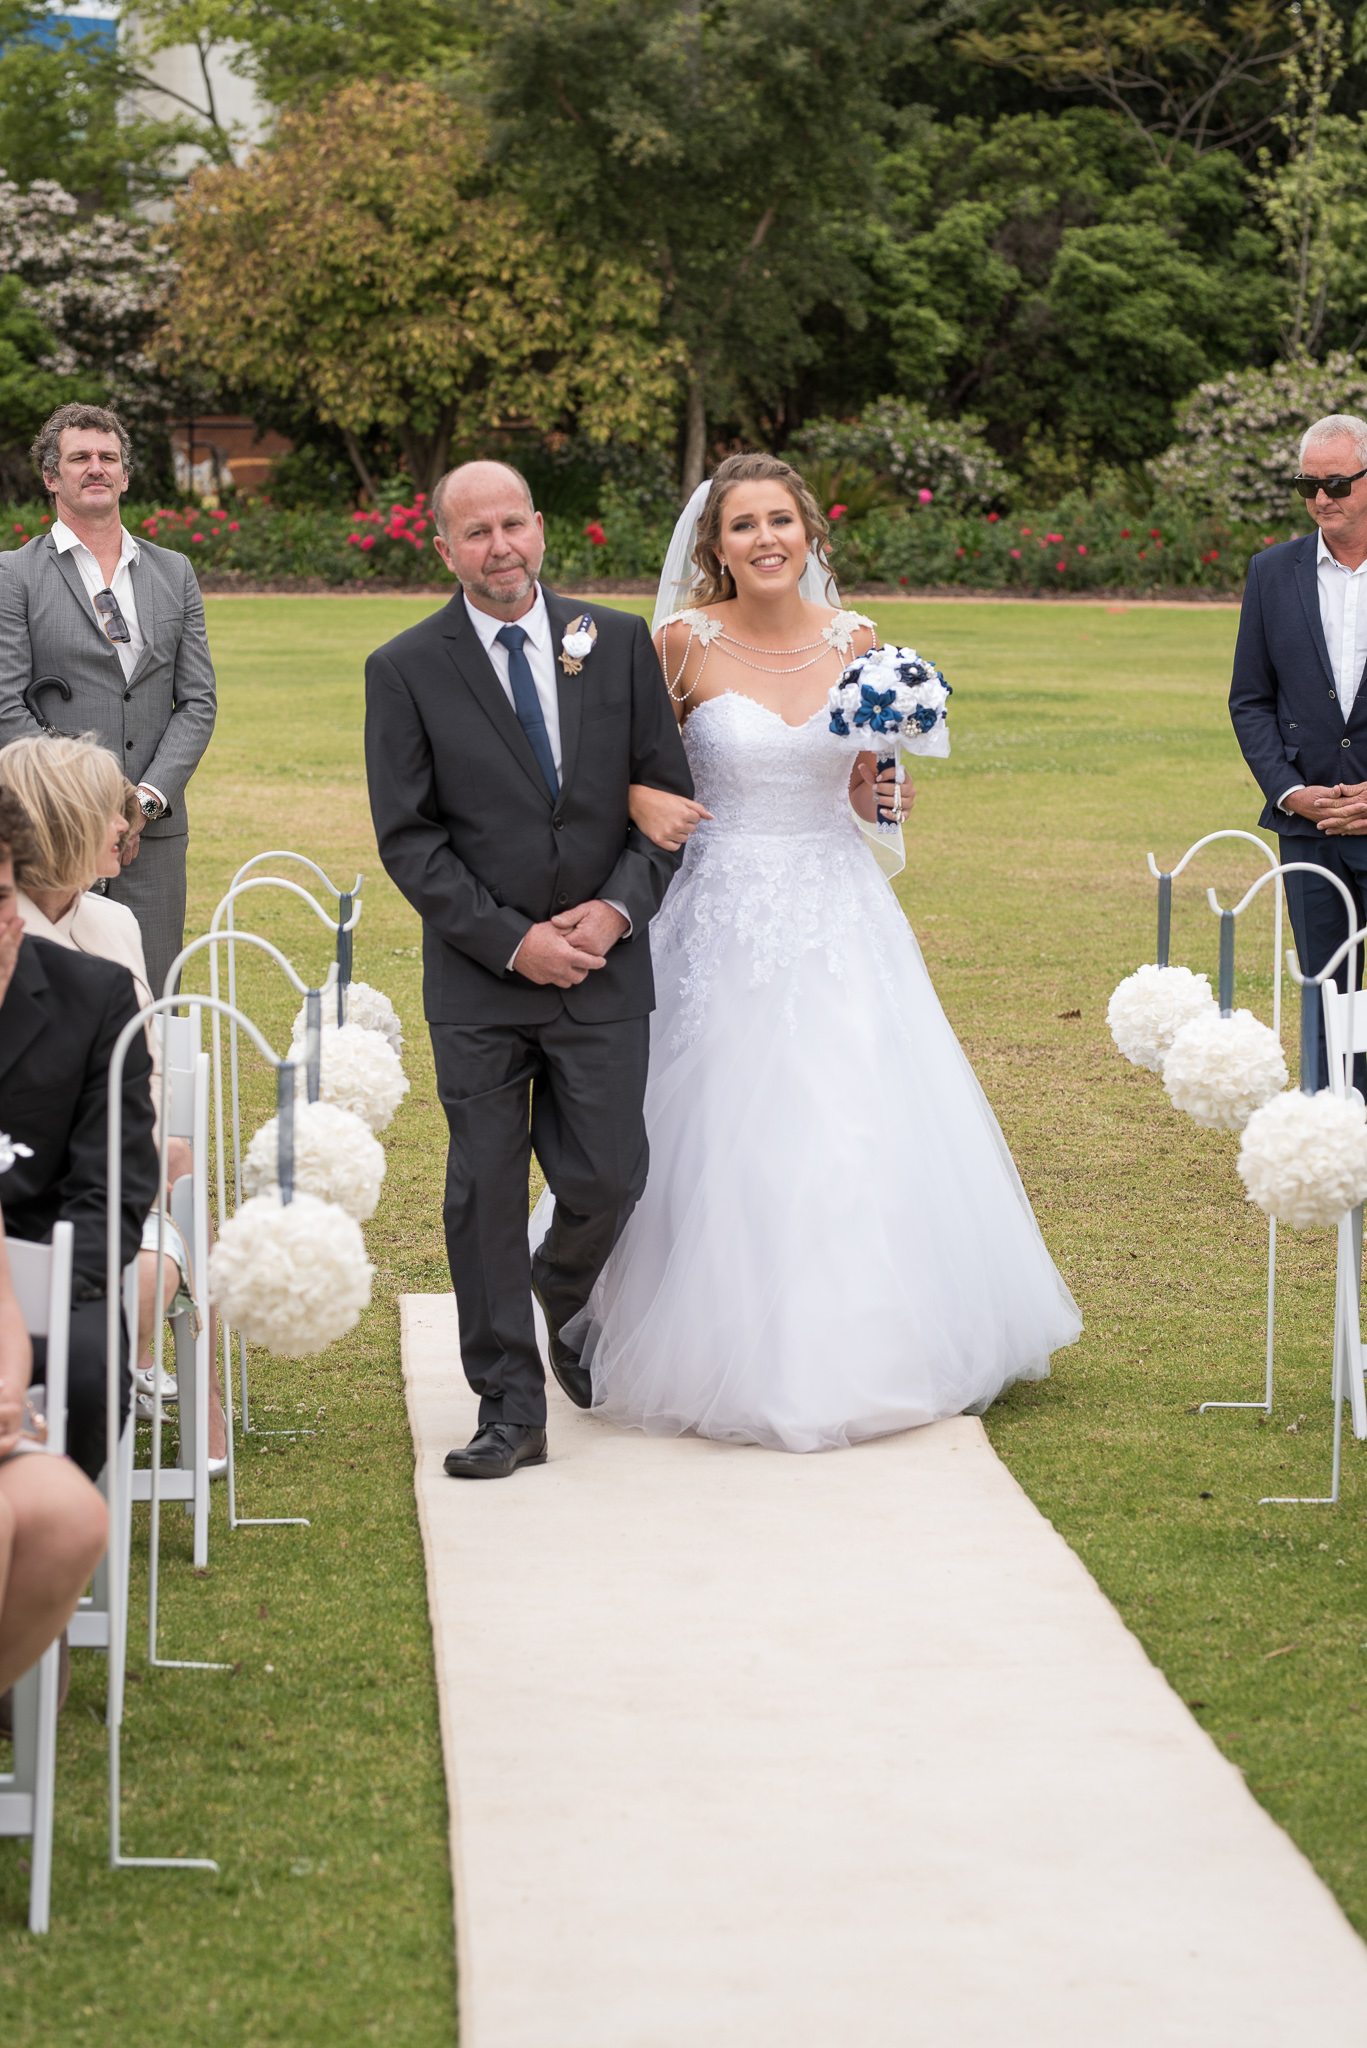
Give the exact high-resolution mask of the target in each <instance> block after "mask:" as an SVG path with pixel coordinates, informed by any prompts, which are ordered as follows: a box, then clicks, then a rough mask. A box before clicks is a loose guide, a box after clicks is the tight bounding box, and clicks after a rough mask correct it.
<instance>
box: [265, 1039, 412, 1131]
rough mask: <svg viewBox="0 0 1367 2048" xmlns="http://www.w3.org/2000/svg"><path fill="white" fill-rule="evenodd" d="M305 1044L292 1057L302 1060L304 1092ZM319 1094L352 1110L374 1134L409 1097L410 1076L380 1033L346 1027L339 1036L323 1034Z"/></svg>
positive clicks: (300, 1072) (300, 1086)
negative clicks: (406, 1097) (407, 1096)
mask: <svg viewBox="0 0 1367 2048" xmlns="http://www.w3.org/2000/svg"><path fill="white" fill-rule="evenodd" d="M303 1050H304V1048H303V1044H302V1042H301V1041H299V1040H296V1041H295V1043H294V1044H293V1045H292V1046H291V1047H290V1055H291V1057H292V1058H294V1059H297V1060H298V1061H299V1066H298V1069H297V1071H298V1075H299V1079H298V1081H297V1082H296V1084H295V1085H296V1087H297V1090H298V1093H299V1096H300V1098H301V1099H302V1098H303V1096H304V1092H305V1083H304V1066H303ZM318 1056H319V1080H318V1093H319V1097H320V1098H321V1100H322V1101H324V1102H332V1103H335V1104H336V1105H337V1107H338V1109H349V1110H351V1111H352V1113H353V1114H354V1115H356V1116H358V1117H359V1118H360V1119H361V1122H362V1123H363V1124H366V1125H367V1126H368V1127H369V1128H370V1129H371V1130H372V1131H382V1130H384V1128H385V1126H386V1125H387V1124H389V1123H390V1122H391V1121H392V1119H393V1116H394V1112H395V1110H396V1109H397V1108H398V1106H399V1104H400V1103H401V1102H402V1101H403V1099H404V1096H405V1095H407V1093H408V1076H407V1075H406V1074H405V1073H404V1070H403V1068H402V1066H401V1065H400V1064H399V1055H398V1054H397V1053H396V1052H395V1050H394V1048H393V1046H392V1045H391V1044H390V1043H389V1040H388V1039H387V1038H382V1037H381V1036H380V1033H379V1032H378V1031H365V1030H363V1029H362V1028H361V1026H360V1025H359V1024H344V1025H343V1026H342V1028H341V1030H340V1031H338V1030H336V1029H335V1028H334V1029H333V1030H331V1031H323V1032H320V1033H319V1038H318Z"/></svg>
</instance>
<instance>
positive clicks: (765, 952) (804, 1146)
mask: <svg viewBox="0 0 1367 2048" xmlns="http://www.w3.org/2000/svg"><path fill="white" fill-rule="evenodd" d="M683 739H684V746H685V749H686V750H687V753H688V758H689V763H690V765H691V767H692V771H693V778H694V782H695V784H696V790H697V796H698V800H699V801H700V802H701V803H702V804H704V805H705V806H706V808H707V809H708V810H709V811H711V812H712V814H713V820H714V822H712V823H710V824H708V823H704V824H702V825H700V826H699V828H698V830H697V831H696V832H695V834H694V836H693V838H692V839H691V840H690V842H689V844H688V849H687V852H686V854H685V858H684V862H683V866H682V868H681V869H680V871H679V873H678V875H677V876H676V877H675V879H674V881H673V883H672V884H671V886H670V889H669V892H668V894H667V896H666V897H665V901H664V905H663V908H662V909H661V911H660V913H659V915H658V916H657V917H656V919H655V921H654V923H653V924H652V926H651V931H650V943H651V951H652V954H653V956H654V967H655V983H656V999H657V1003H658V1007H657V1009H656V1012H655V1015H654V1018H653V1020H652V1030H651V1053H650V1079H649V1084H648V1088H647V1093H646V1123H647V1128H648V1131H649V1135H650V1178H649V1181H648V1183H647V1186H646V1191H645V1194H644V1196H643V1198H642V1200H641V1202H640V1204H639V1206H638V1207H637V1209H636V1211H635V1213H634V1214H633V1215H632V1217H631V1220H630V1222H629V1223H628V1224H627V1227H626V1229H625V1231H624V1232H623V1235H622V1237H621V1239H620V1241H619V1243H618V1245H617V1247H616V1249H615V1250H614V1252H613V1254H612V1256H611V1258H610V1259H609V1260H608V1263H607V1265H606V1267H605V1268H604V1271H603V1273H602V1276H601V1277H600V1279H599V1282H598V1285H597V1287H596V1288H595V1289H594V1292H593V1295H592V1297H591V1299H590V1301H589V1304H588V1306H587V1308H586V1309H585V1310H584V1311H583V1313H582V1314H581V1315H580V1316H578V1317H576V1318H575V1319H574V1321H573V1322H572V1323H570V1324H568V1325H567V1326H566V1328H565V1330H564V1332H563V1335H564V1337H565V1340H566V1341H567V1342H568V1343H570V1344H571V1345H573V1346H575V1347H576V1348H579V1349H580V1350H581V1354H582V1357H583V1360H584V1362H585V1363H586V1364H588V1365H589V1366H590V1367H591V1369H592V1374H593V1390H594V1408H595V1410H596V1411H597V1412H598V1413H599V1414H600V1415H603V1416H605V1417H607V1418H608V1419H609V1420H611V1421H613V1422H617V1423H622V1424H625V1425H627V1426H629V1427H634V1428H637V1429H642V1430H646V1431H649V1432H651V1433H652V1434H658V1435H665V1434H668V1435H678V1434H680V1433H682V1432H684V1431H688V1430H692V1431H696V1432H698V1433H699V1434H700V1435H703V1436H709V1437H721V1438H726V1439H729V1440H731V1441H733V1442H738V1443H756V1444H767V1445H770V1446H774V1447H777V1448H781V1449H783V1450H789V1451H817V1450H826V1449H830V1448H832V1447H834V1446H837V1445H843V1444H850V1443H854V1442H857V1441H858V1440H859V1439H861V1438H866V1437H873V1436H880V1435H884V1434H886V1433H888V1432H890V1431H893V1430H901V1429H909V1428H912V1427H914V1426H916V1425H917V1424H920V1423H926V1422H933V1421H935V1420H936V1419H937V1418H939V1417H942V1416H947V1415H959V1414H962V1413H963V1412H964V1411H965V1410H970V1409H971V1410H979V1409H982V1408H985V1407H986V1406H987V1405H988V1404H989V1403H990V1402H991V1401H992V1400H993V1399H995V1397H996V1396H997V1395H998V1394H1000V1393H1001V1392H1002V1390H1003V1389H1004V1388H1005V1387H1008V1386H1009V1385H1010V1384H1011V1382H1012V1381H1013V1380H1017V1379H1040V1378H1043V1377H1044V1376H1045V1375H1046V1374H1047V1373H1048V1370H1049V1354H1050V1353H1051V1352H1052V1351H1055V1350H1057V1349H1058V1348H1059V1347H1060V1346H1062V1345H1065V1344H1071V1343H1073V1342H1074V1341H1075V1339H1076V1338H1077V1336H1078V1334H1079V1332H1080V1330H1081V1327H1082V1324H1081V1318H1080V1316H1079V1314H1078V1310H1077V1306H1076V1304H1075V1302H1074V1301H1073V1298H1072V1296H1071V1295H1070V1294H1069V1292H1068V1289H1067V1288H1066V1287H1065V1285H1064V1283H1063V1281H1062V1279H1061V1278H1060V1276H1059V1274H1058V1272H1057V1271H1056V1270H1055V1267H1054V1264H1053V1261H1052V1260H1051V1259H1050V1257H1049V1253H1048V1251H1047V1250H1046V1249H1045V1245H1044V1241H1043V1239H1042V1238H1041V1236H1040V1233H1039V1229H1038V1226H1037V1225H1036V1222H1035V1219H1034V1216H1033V1215H1032V1213H1031V1210H1030V1205H1029V1202H1028V1201H1027V1200H1026V1196H1025V1190H1024V1189H1023V1188H1022V1186H1021V1183H1020V1179H1019V1176H1018V1175H1017V1173H1016V1169H1015V1167H1014V1165H1013V1163H1012V1160H1011V1155H1010V1153H1009V1152H1008V1151H1007V1148H1006V1144H1005V1141H1004V1139H1003V1138H1002V1135H1001V1132H1000V1130H999V1129H998V1126H997V1121H996V1118H995V1117H994V1116H993V1114H992V1111H991V1109H990V1108H989V1107H988V1104H987V1101H986V1098H985V1097H984V1095H983V1093H982V1090H981V1089H980V1087H979V1086H978V1083H977V1080H976V1079H975V1077H974V1074H973V1071H972V1069H971V1068H970V1066H969V1064H968V1061H967V1060H966V1059H965V1058H964V1055H963V1053H962V1051H961V1050H960V1048H959V1044H958V1041H957V1040H956V1038H955V1036H954V1034H953V1032H952V1031H951V1030H950V1027H949V1023H948V1021H947V1019H946V1017H945V1015H944V1012H943V1011H942V1010H941V1008H940V1005H939V1002H938V1000H937V999H936V995H935V991H934V989H933V988H932V986H931V983H930V978H929V976H928V975H927V973H926V970H925V966H924V963H923V962H922V959H921V954H920V949H919V947H918V946H917V944H916V940H915V938H914V937H913V936H912V933H911V930H910V928H909V927H908V925H907V921H906V919H905V917H904V916H903V915H902V912H901V909H900V908H899V906H898V904H897V901H896V898H895V897H894V896H893V894H892V891H891V890H890V889H889V887H888V884H887V883H886V881H885V880H884V879H883V877H882V875H881V874H880V872H879V870H878V867H877V864H876V862H875V860H874V857H873V854H872V853H871V852H870V850H869V848H868V846H867V845H866V843H865V841H864V838H863V837H862V835H861V834H860V831H859V829H858V827H857V825H856V823H855V821H854V819H853V817H852V815H851V812H850V809H849V805H848V802H847V798H846V790H847V788H848V783H849V774H850V764H851V756H850V754H849V752H848V751H847V750H846V749H845V748H844V747H842V746H841V745H839V744H838V743H837V742H836V741H835V740H834V739H833V738H832V737H831V736H830V734H829V732H828V730H827V714H826V713H825V711H824V710H823V711H819V712H816V713H815V714H814V715H813V716H812V718H811V719H809V720H808V722H807V723H806V724H805V725H801V726H798V727H792V726H789V725H788V724H786V723H785V721H784V720H783V719H782V718H780V717H779V716H778V714H777V713H776V712H773V711H770V710H768V709H767V708H766V707H765V706H763V705H762V704H760V703H758V702H757V701H756V700H754V699H753V698H750V697H746V696H742V695H739V694H737V693H736V692H734V691H731V692H728V693H727V694H726V695H724V696H720V697H714V698H711V699H709V700H707V701H705V702H704V703H702V704H699V705H698V706H697V708H696V709H695V710H694V711H693V712H692V713H691V715H690V716H689V718H688V720H687V722H686V724H685V726H684V729H683ZM548 1209H549V1201H548V1198H543V1204H542V1205H540V1206H539V1207H538V1211H537V1215H536V1217H535V1218H534V1219H533V1225H532V1242H533V1243H537V1242H539V1240H540V1237H541V1235H542V1234H543V1231H544V1225H545V1221H546V1219H547V1214H548Z"/></svg>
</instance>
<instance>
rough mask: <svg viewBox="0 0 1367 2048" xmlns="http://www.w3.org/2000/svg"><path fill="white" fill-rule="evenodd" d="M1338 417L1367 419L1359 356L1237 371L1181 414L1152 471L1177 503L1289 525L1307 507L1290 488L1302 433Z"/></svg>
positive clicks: (1208, 387) (1365, 376) (1366, 386)
mask: <svg viewBox="0 0 1367 2048" xmlns="http://www.w3.org/2000/svg"><path fill="white" fill-rule="evenodd" d="M1331 412H1354V413H1360V414H1367V367H1364V365H1363V364H1362V363H1360V362H1359V361H1358V359H1357V357H1356V356H1351V355H1348V354H1346V353H1344V352H1340V353H1338V354H1336V355H1329V356H1326V357H1325V359H1324V361H1323V362H1322V363H1314V362H1310V361H1308V360H1305V361H1302V362H1295V363H1275V364H1274V365H1273V367H1272V368H1271V369H1270V370H1230V371H1228V372H1227V373H1226V374H1225V375H1224V376H1223V377H1217V378H1216V379H1215V380H1214V381H1213V382H1212V383H1210V384H1201V385H1199V386H1198V387H1197V389H1196V390H1195V391H1194V392H1193V393H1192V395H1191V397H1190V398H1188V399H1187V400H1186V402H1185V403H1184V404H1182V405H1180V406H1179V407H1178V408H1177V428H1178V438H1177V440H1176V441H1174V443H1173V445H1172V447H1171V448H1168V449H1166V450H1165V451H1164V453H1163V454H1162V455H1160V456H1158V457H1157V458H1156V460H1155V461H1153V462H1151V463H1150V464H1149V469H1150V473H1151V474H1152V476H1153V478H1154V480H1155V482H1157V483H1158V484H1159V485H1160V486H1161V487H1162V488H1163V489H1164V490H1167V491H1170V492H1171V493H1172V494H1173V495H1174V496H1175V497H1179V498H1182V499H1185V500H1186V502H1187V503H1188V504H1189V505H1192V506H1199V507H1201V508H1202V509H1204V510H1206V511H1208V512H1213V513H1217V514H1219V515H1220V516H1221V517H1222V518H1226V519H1230V520H1234V521H1241V520H1245V521H1253V522H1257V523H1259V524H1262V525H1272V524H1274V523H1275V522H1277V521H1285V519H1286V518H1287V516H1288V514H1289V513H1290V512H1291V511H1292V510H1293V509H1295V508H1297V507H1300V506H1301V505H1302V501H1301V500H1299V499H1297V498H1295V497H1294V495H1293V494H1292V491H1291V488H1290V484H1291V478H1292V477H1293V476H1294V475H1295V474H1296V471H1297V469H1298V468H1299V466H1300V464H1299V456H1300V438H1301V435H1302V434H1303V433H1304V432H1305V430H1306V428H1307V427H1308V426H1309V425H1310V424H1311V423H1312V421H1314V420H1318V419H1323V418H1324V416H1325V414H1326V413H1331ZM1302 509H1303V507H1302Z"/></svg>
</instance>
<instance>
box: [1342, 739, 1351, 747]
mask: <svg viewBox="0 0 1367 2048" xmlns="http://www.w3.org/2000/svg"><path fill="white" fill-rule="evenodd" d="M1352 744H1353V742H1352V741H1351V740H1340V741H1339V745H1340V746H1341V747H1351V746H1352Z"/></svg>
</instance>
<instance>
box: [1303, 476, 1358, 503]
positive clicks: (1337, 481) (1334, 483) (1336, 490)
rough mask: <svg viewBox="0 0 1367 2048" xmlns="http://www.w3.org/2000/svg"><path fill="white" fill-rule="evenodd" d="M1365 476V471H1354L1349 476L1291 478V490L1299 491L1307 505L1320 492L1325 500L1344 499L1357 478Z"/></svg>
mask: <svg viewBox="0 0 1367 2048" xmlns="http://www.w3.org/2000/svg"><path fill="white" fill-rule="evenodd" d="M1363 476H1367V469H1355V470H1354V471H1353V474H1352V475H1351V476H1293V477H1292V479H1291V488H1292V490H1293V491H1299V492H1300V494H1301V496H1302V497H1303V498H1304V499H1305V501H1306V503H1307V505H1308V504H1309V502H1310V500H1311V499H1312V498H1313V497H1315V496H1316V495H1317V494H1318V493H1319V492H1320V491H1323V492H1324V495H1325V497H1326V498H1346V497H1347V496H1348V493H1349V492H1350V491H1351V490H1352V488H1353V485H1354V484H1355V483H1356V482H1357V480H1358V478H1359V477H1363Z"/></svg>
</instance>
